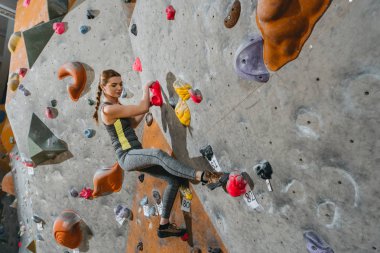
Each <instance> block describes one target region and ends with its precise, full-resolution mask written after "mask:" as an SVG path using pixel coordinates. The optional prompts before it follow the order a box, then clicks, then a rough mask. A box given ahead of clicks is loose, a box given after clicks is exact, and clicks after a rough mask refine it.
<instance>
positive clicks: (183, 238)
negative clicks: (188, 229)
mask: <svg viewBox="0 0 380 253" xmlns="http://www.w3.org/2000/svg"><path fill="white" fill-rule="evenodd" d="M181 240H182V241H184V242H186V241H187V240H189V234H188V233H185V234H184V235H183V236H181Z"/></svg>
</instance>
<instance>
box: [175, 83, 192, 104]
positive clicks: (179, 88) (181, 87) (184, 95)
mask: <svg viewBox="0 0 380 253" xmlns="http://www.w3.org/2000/svg"><path fill="white" fill-rule="evenodd" d="M173 87H174V90H175V92H177V94H178V96H179V97H180V98H181V99H182V100H184V101H186V100H188V99H189V98H190V92H189V90H190V89H191V88H192V87H191V85H190V84H188V83H186V82H185V81H183V80H181V79H177V80H175V82H174V83H173Z"/></svg>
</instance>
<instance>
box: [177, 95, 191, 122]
mask: <svg viewBox="0 0 380 253" xmlns="http://www.w3.org/2000/svg"><path fill="white" fill-rule="evenodd" d="M175 114H176V115H177V118H178V119H179V121H180V122H181V123H182V125H184V126H190V119H191V116H190V109H189V107H188V106H187V104H186V102H185V101H182V100H179V101H178V104H177V105H176V106H175Z"/></svg>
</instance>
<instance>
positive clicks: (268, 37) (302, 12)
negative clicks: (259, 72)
mask: <svg viewBox="0 0 380 253" xmlns="http://www.w3.org/2000/svg"><path fill="white" fill-rule="evenodd" d="M329 5H330V0H258V3H257V9H256V14H257V15H256V23H257V26H258V27H259V28H260V30H261V33H262V35H263V38H264V62H265V64H266V65H267V67H268V68H269V69H270V70H272V71H276V70H278V69H280V68H281V67H282V66H284V65H285V64H286V63H288V62H289V61H292V60H294V59H295V58H297V57H298V55H299V53H300V52H301V49H302V46H303V44H304V43H305V41H306V40H307V39H308V38H309V36H310V34H311V31H312V30H313V27H314V25H315V24H316V23H317V21H318V19H319V18H320V17H321V16H322V15H323V13H324V12H325V11H326V10H327V8H328V7H329Z"/></svg>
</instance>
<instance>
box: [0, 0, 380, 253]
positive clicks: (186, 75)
mask: <svg viewBox="0 0 380 253" xmlns="http://www.w3.org/2000/svg"><path fill="white" fill-rule="evenodd" d="M232 2H233V1H226V0H222V1H200V0H195V1H179V0H173V1H172V2H169V1H148V0H140V1H138V2H137V4H136V7H135V10H134V12H133V16H132V19H131V24H132V23H135V24H137V30H138V34H137V36H134V35H132V34H131V33H130V32H129V31H128V30H127V20H128V18H127V17H126V13H127V10H126V9H125V8H124V7H125V6H124V4H122V3H121V1H118V0H113V1H109V3H107V4H104V1H100V0H96V1H86V2H84V3H82V4H81V5H79V6H78V7H76V8H75V9H74V10H72V12H70V13H69V14H68V15H67V16H66V17H65V20H64V21H65V22H67V24H68V28H69V29H68V31H67V32H66V33H65V34H63V35H62V36H57V35H54V36H53V37H52V39H51V40H50V42H49V44H48V46H47V47H46V48H45V50H44V51H43V53H42V54H41V55H40V57H39V59H38V60H37V62H36V63H35V65H34V66H33V69H32V70H31V71H30V72H31V73H29V74H28V76H27V78H26V79H25V81H24V85H25V86H26V88H28V89H29V90H30V91H31V93H32V95H31V96H30V97H24V96H23V94H22V93H20V92H19V93H17V94H16V96H15V98H14V99H13V100H12V101H11V102H10V103H9V104H8V105H7V112H8V115H9V119H10V121H11V124H12V128H13V129H14V132H15V137H16V141H17V143H18V146H19V149H20V151H21V152H23V153H26V154H27V149H26V147H27V145H26V144H27V133H28V130H29V123H30V119H31V114H32V112H34V113H36V114H37V115H38V116H39V117H40V118H41V119H42V120H43V121H44V122H45V124H46V125H47V126H48V127H49V128H50V129H51V130H52V131H53V132H54V133H55V134H56V135H57V137H59V138H61V139H63V140H64V141H65V142H67V143H68V145H69V149H70V151H71V153H72V154H73V157H72V158H70V159H68V160H66V161H64V162H62V163H60V164H56V165H44V166H39V167H37V168H36V169H35V175H34V176H33V177H30V176H27V175H25V177H30V179H29V180H30V188H31V190H30V193H31V199H32V201H33V210H35V212H36V213H37V214H39V215H40V216H41V217H42V218H44V219H46V220H48V221H49V222H48V224H47V226H46V228H45V230H44V231H43V232H42V235H43V236H44V237H45V241H44V242H39V243H38V248H39V249H41V251H42V252H53V251H55V250H56V251H57V252H58V249H60V247H59V246H57V245H56V244H55V242H54V240H53V237H52V235H51V230H52V223H53V221H54V218H55V217H56V216H57V215H58V214H59V213H60V212H61V211H62V210H63V209H64V208H73V209H74V210H77V211H78V212H79V213H80V214H81V215H82V216H84V218H85V221H86V222H87V223H88V224H89V226H90V228H91V229H92V230H93V232H94V238H93V239H92V240H90V243H89V246H90V251H89V252H123V249H124V244H125V236H126V233H125V229H117V224H116V221H115V220H114V217H113V210H112V209H113V207H114V206H115V205H116V203H118V202H120V201H125V202H126V203H130V201H131V198H132V194H133V190H132V188H133V185H131V183H129V182H127V183H126V187H124V188H123V190H122V191H121V192H120V193H117V194H113V195H111V196H108V197H103V198H100V199H96V200H93V201H86V200H82V199H73V198H71V197H68V193H67V191H68V189H69V188H70V187H71V186H76V187H77V188H80V187H81V186H83V185H84V184H87V185H88V186H91V184H92V183H91V180H92V175H93V174H94V172H95V170H96V169H97V168H98V167H99V166H101V165H112V163H113V162H114V157H113V154H112V148H111V147H110V141H109V138H108V136H107V133H106V132H105V129H104V128H103V127H100V126H95V124H94V122H93V121H92V119H91V117H92V113H93V110H94V107H90V106H89V105H87V102H86V98H87V97H91V98H94V97H95V93H96V82H97V79H98V74H99V72H100V71H101V70H102V69H105V68H115V69H116V70H118V71H119V72H121V73H122V75H123V79H124V80H125V81H126V82H125V83H126V87H128V89H130V90H131V91H132V92H133V93H134V94H135V96H134V97H133V98H132V100H130V101H131V102H136V101H138V99H139V98H140V96H141V88H139V87H141V84H142V83H145V82H147V81H149V80H151V79H153V80H156V79H157V80H159V81H160V83H161V85H162V87H163V92H164V93H165V94H164V97H165V98H166V99H167V97H169V96H171V95H172V94H173V89H172V83H173V81H174V80H175V78H176V77H180V78H182V79H184V80H186V81H188V82H189V83H191V84H192V85H193V87H195V88H198V89H200V90H201V91H202V93H203V97H204V100H203V101H202V103H201V104H194V103H192V102H189V103H188V105H189V107H190V110H191V115H192V121H191V125H190V128H188V129H186V128H184V127H178V124H176V122H175V121H176V120H177V119H176V118H175V116H174V112H173V110H172V109H171V107H169V106H167V105H164V106H163V107H162V108H161V109H159V108H153V109H152V110H151V111H152V112H153V115H154V117H155V119H156V120H157V121H158V122H159V124H160V126H161V128H162V130H163V131H164V132H165V134H166V137H167V139H168V141H169V143H170V144H171V146H172V149H173V152H174V153H175V154H176V157H177V158H178V159H180V160H182V161H184V162H186V163H188V164H191V165H192V166H194V167H197V166H205V162H204V160H203V158H199V156H200V154H199V148H200V147H202V146H204V145H206V144H211V145H212V146H213V149H214V153H215V155H216V157H217V158H218V159H219V163H220V165H221V166H222V167H223V168H224V169H225V170H227V171H232V170H234V169H238V170H245V171H247V172H248V173H249V174H251V176H252V177H253V179H254V181H255V190H254V192H255V194H256V197H258V201H259V203H260V204H261V205H262V207H263V208H262V209H261V211H260V212H258V211H255V210H251V209H249V208H248V207H247V206H246V205H245V203H244V201H242V200H241V199H233V198H232V197H229V196H228V195H226V194H225V193H224V192H223V191H222V190H219V189H218V190H215V191H214V192H209V191H208V190H207V189H205V188H204V187H201V186H195V187H194V188H195V189H196V191H197V194H198V196H199V198H200V200H201V202H202V203H203V205H204V208H205V210H206V211H207V212H208V214H209V216H210V217H211V219H212V221H213V223H214V225H215V227H216V229H217V230H218V232H219V234H220V236H221V238H222V240H223V242H224V244H225V246H226V247H227V248H228V249H229V251H230V252H236V253H240V252H260V253H261V252H287V253H294V252H306V248H305V243H304V241H303V238H302V234H303V232H304V231H305V230H307V229H313V230H315V231H316V232H318V233H319V234H320V235H321V236H322V237H323V238H324V239H325V240H326V241H327V242H328V243H329V244H330V245H331V246H332V247H333V248H334V250H335V251H336V252H355V253H356V252H376V250H378V249H380V244H379V242H378V238H379V237H380V227H379V225H378V220H379V218H380V214H379V212H378V210H379V208H380V203H379V198H378V195H379V190H378V181H379V176H380V172H379V169H378V163H379V161H380V153H379V148H380V142H379V136H380V131H379V127H378V126H379V123H380V118H379V111H380V104H379V99H380V93H379V85H380V71H379V69H380V60H379V59H380V48H379V47H378V41H379V40H380V26H379V25H378V24H379V23H380V15H379V12H380V2H379V1H377V0H372V1H371V0H361V1H355V0H354V1H352V2H350V1H346V0H335V1H332V3H331V5H330V7H329V8H328V10H327V11H326V13H325V14H324V15H323V16H322V18H321V20H320V21H318V23H317V24H316V26H315V28H314V30H313V32H312V33H311V36H310V38H309V39H308V40H307V41H306V43H305V45H304V47H303V49H302V51H301V53H300V55H299V57H298V58H297V59H295V60H294V61H292V62H290V63H288V64H287V65H285V66H284V67H282V68H281V69H280V70H279V71H277V72H271V77H270V80H269V82H268V83H266V84H262V83H258V82H254V81H246V80H241V79H239V78H238V77H237V75H236V74H235V73H234V70H233V65H232V62H233V57H234V53H235V50H236V49H237V48H238V47H239V45H240V43H241V42H242V41H243V39H244V38H245V37H246V36H247V35H249V34H252V33H259V30H258V28H257V25H256V22H255V8H256V1H248V0H242V1H241V5H242V12H241V17H240V20H239V21H238V23H237V25H236V26H235V27H234V28H232V29H226V28H225V27H224V24H223V20H224V18H225V16H226V15H227V13H228V11H229V6H230V5H231V4H232ZM169 4H172V5H173V7H174V8H175V9H176V10H177V13H176V17H175V20H173V21H168V20H166V14H165V8H166V7H167V5H169ZM87 8H94V9H98V10H100V14H99V16H98V17H97V18H96V19H94V20H87V19H86V17H85V11H86V9H87ZM81 24H88V25H90V26H91V30H90V32H89V33H87V34H86V35H84V36H83V35H81V34H80V33H79V31H78V27H79V26H80V25H81ZM131 45H132V47H131ZM135 56H136V57H137V56H138V57H140V59H141V62H142V68H143V72H142V73H141V74H140V76H138V75H137V74H135V73H131V65H132V63H133V61H134V57H135ZM66 61H81V62H83V63H85V64H87V65H88V66H89V67H91V68H92V69H93V70H94V73H95V74H96V78H95V80H93V79H91V78H89V79H90V80H93V82H91V83H92V85H90V84H89V89H88V90H87V92H86V93H85V94H84V95H82V97H81V98H80V99H79V101H78V102H77V103H73V102H72V101H71V100H69V97H68V94H67V91H66V84H68V83H69V80H68V79H66V80H64V81H58V80H57V78H56V70H57V69H58V68H59V66H60V65H61V64H63V63H65V62H66ZM139 78H141V80H140V79H139ZM52 98H55V99H57V100H58V110H59V116H58V118H57V119H55V120H49V119H46V118H45V117H44V109H45V107H46V106H47V105H48V103H49V101H50V99H52ZM87 127H93V128H94V129H96V131H97V133H96V136H95V137H94V138H93V139H89V140H88V139H85V138H84V137H83V134H82V132H83V130H84V129H86V128H87ZM259 159H267V160H269V161H270V162H271V164H272V166H273V169H274V174H273V179H272V181H271V182H272V185H273V189H274V192H273V193H269V192H268V191H267V188H266V185H265V183H264V181H262V180H261V179H258V178H257V176H256V175H255V173H254V172H253V170H252V167H253V165H254V164H255V163H256V161H257V160H259ZM127 179H128V177H126V180H127ZM132 181H133V180H132ZM34 225H35V224H32V225H31V226H34Z"/></svg>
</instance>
